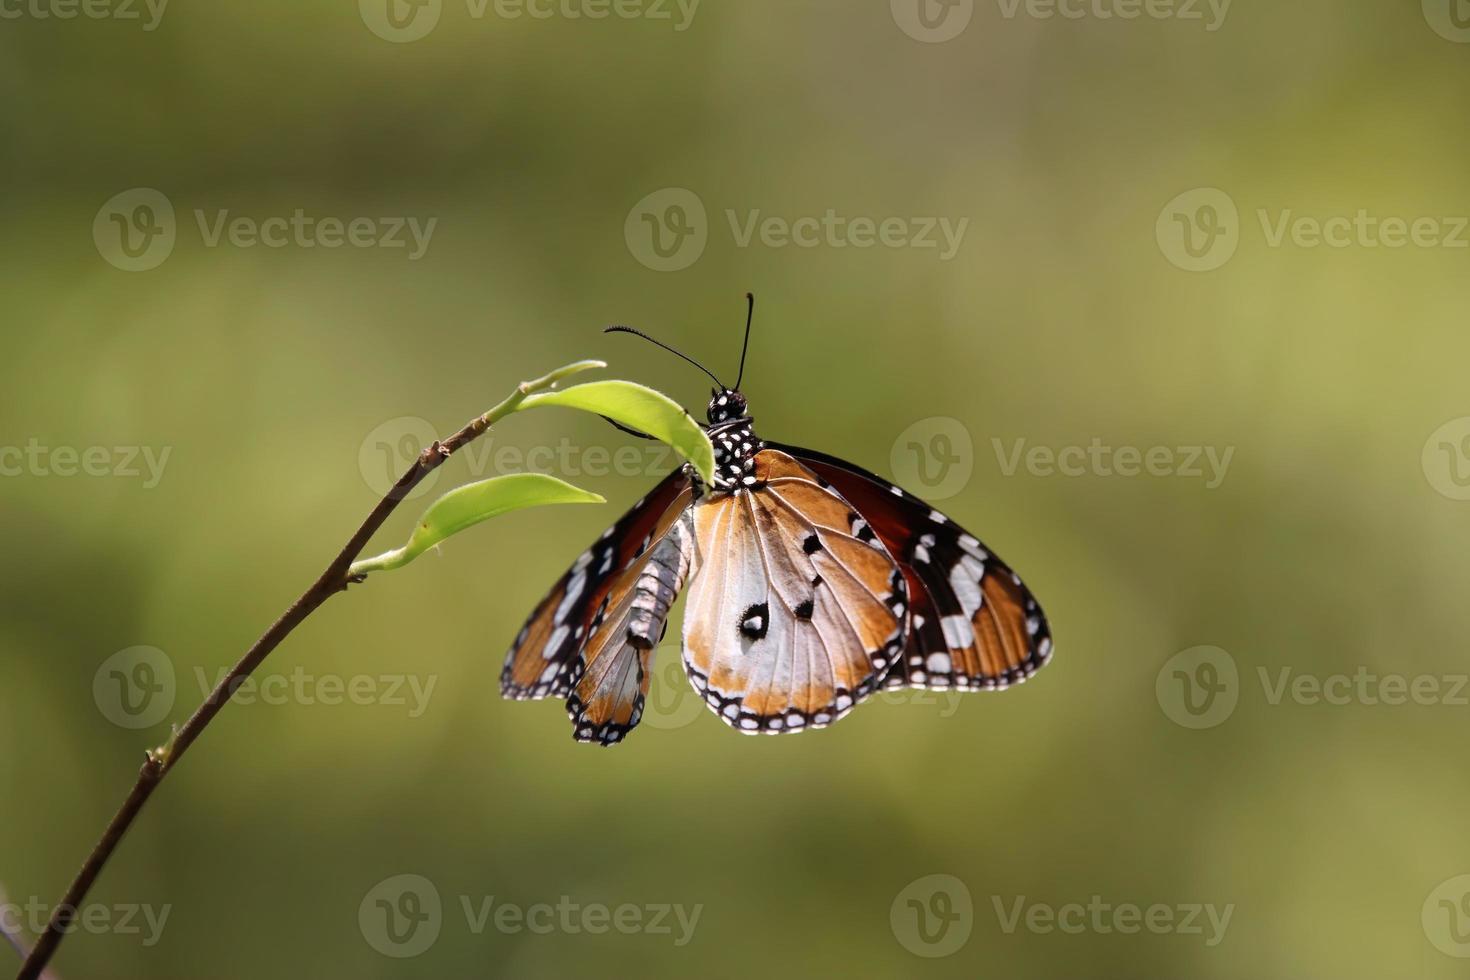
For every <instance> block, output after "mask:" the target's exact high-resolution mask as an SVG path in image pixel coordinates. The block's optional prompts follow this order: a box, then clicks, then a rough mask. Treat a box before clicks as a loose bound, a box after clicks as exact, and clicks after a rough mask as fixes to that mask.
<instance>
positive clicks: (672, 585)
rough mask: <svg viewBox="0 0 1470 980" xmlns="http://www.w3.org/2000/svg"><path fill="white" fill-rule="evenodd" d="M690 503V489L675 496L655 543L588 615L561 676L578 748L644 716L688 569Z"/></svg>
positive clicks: (614, 738) (607, 741)
mask: <svg viewBox="0 0 1470 980" xmlns="http://www.w3.org/2000/svg"><path fill="white" fill-rule="evenodd" d="M692 498H693V492H692V490H686V491H685V492H684V493H682V494H680V496H679V497H678V498H676V500H675V503H674V505H672V506H671V507H670V508H669V509H668V510H667V511H666V512H665V515H664V517H665V521H666V522H667V523H662V524H661V525H660V526H659V527H658V528H657V530H656V532H655V533H656V541H657V543H656V544H655V545H654V546H653V547H652V548H651V549H649V550H648V551H646V552H644V554H642V555H641V556H640V557H638V558H636V559H634V560H633V562H632V564H631V565H629V566H628V568H626V569H625V570H624V571H623V572H621V573H620V574H619V575H618V576H617V578H616V579H615V580H614V581H613V583H612V587H611V588H609V589H608V591H607V595H606V596H605V597H604V598H603V599H602V602H601V604H600V606H599V608H598V610H597V612H596V613H595V614H594V615H593V617H592V628H591V633H590V635H589V636H588V639H587V643H586V644H585V645H584V646H583V648H582V649H581V650H579V651H578V652H577V654H576V656H575V658H574V659H573V661H572V663H571V666H570V670H569V671H568V674H567V682H568V683H569V684H570V685H572V690H571V693H570V694H569V695H568V696H567V715H568V717H570V718H571V719H572V737H573V738H575V739H576V740H577V741H579V742H597V743H599V744H601V745H613V744H615V743H617V742H621V741H622V740H623V738H624V736H626V735H627V734H628V732H630V731H632V730H633V728H634V726H636V725H637V724H638V722H639V721H640V720H641V719H642V717H643V706H644V703H645V701H646V700H647V698H648V680H649V677H650V676H651V674H652V670H653V662H652V661H653V650H654V647H656V646H657V645H658V642H659V641H660V640H661V639H663V634H664V629H665V628H666V627H667V625H668V618H669V609H670V607H672V606H673V604H674V600H675V599H677V598H678V597H679V593H680V592H681V591H682V590H683V588H684V582H685V579H686V578H687V577H688V575H689V570H690V567H691V564H692V559H693V554H694V536H693V531H692V521H691V518H690V516H689V513H688V505H689V502H690V500H692Z"/></svg>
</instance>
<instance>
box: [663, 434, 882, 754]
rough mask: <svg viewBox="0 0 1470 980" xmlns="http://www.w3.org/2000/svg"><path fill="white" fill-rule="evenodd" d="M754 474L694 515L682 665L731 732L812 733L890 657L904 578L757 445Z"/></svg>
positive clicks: (856, 697) (796, 470)
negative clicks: (694, 563)
mask: <svg viewBox="0 0 1470 980" xmlns="http://www.w3.org/2000/svg"><path fill="white" fill-rule="evenodd" d="M753 476H754V477H755V480H754V481H753V483H752V484H750V485H748V486H745V487H742V488H741V489H739V490H737V491H735V492H732V493H727V494H719V495H714V496H712V497H709V498H707V499H705V500H703V501H701V502H700V503H699V504H697V505H696V506H695V508H694V512H693V521H692V524H693V530H694V538H695V541H696V542H697V552H698V562H697V564H698V566H699V568H698V570H697V572H696V574H695V576H694V579H693V582H692V584H691V586H690V593H689V602H688V605H687V608H686V610H685V613H684V663H685V667H686V669H687V671H688V673H689V678H690V680H691V682H692V683H693V684H694V686H695V689H696V690H697V691H699V693H700V694H701V695H702V696H703V697H704V699H705V701H706V702H707V703H708V704H709V705H710V707H711V709H712V710H714V711H715V713H716V714H718V715H719V716H720V718H721V719H722V720H723V721H725V723H726V724H728V725H730V726H731V727H733V728H735V729H736V730H738V731H743V732H752V733H754V732H767V733H774V732H782V731H800V730H803V729H805V728H809V727H811V728H817V727H821V726H824V725H827V724H830V723H831V722H833V721H835V720H836V719H838V718H840V717H842V716H843V715H845V714H846V713H847V712H848V711H850V710H851V709H852V707H853V705H855V704H856V703H858V702H859V701H861V700H862V699H863V698H865V697H867V696H868V695H869V694H871V693H872V692H873V691H874V690H875V689H876V688H877V687H878V686H879V685H880V684H881V683H882V680H883V678H884V676H885V674H886V672H887V671H888V669H889V668H890V667H891V666H892V665H893V664H894V663H895V662H896V661H897V658H898V656H899V652H900V650H901V647H902V643H903V636H904V631H905V627H906V624H907V607H906V603H907V587H906V583H905V580H904V576H903V574H902V572H900V571H899V568H898V565H897V564H896V562H895V561H894V560H893V558H892V556H890V555H889V553H888V551H887V549H886V548H885V546H884V545H883V543H882V542H881V541H880V540H879V539H878V538H877V536H876V535H875V534H874V533H873V532H872V531H871V530H869V529H868V528H867V526H866V524H865V523H864V521H863V520H862V518H861V517H860V516H859V515H858V514H857V513H856V512H855V511H854V510H853V508H852V507H851V506H850V505H849V504H848V503H847V501H845V500H844V499H843V498H842V497H841V495H840V494H838V493H837V492H836V491H835V490H833V488H832V487H830V486H827V485H825V484H824V482H823V481H822V480H821V479H820V478H819V477H817V476H816V474H814V473H813V472H812V471H811V470H809V469H807V468H806V467H804V466H802V465H801V464H800V463H798V462H797V461H796V460H794V459H792V458H791V457H790V456H788V455H786V454H785V453H782V452H775V451H771V450H762V451H760V452H759V453H757V454H756V455H755V459H754V467H753Z"/></svg>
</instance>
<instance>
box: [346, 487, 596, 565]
mask: <svg viewBox="0 0 1470 980" xmlns="http://www.w3.org/2000/svg"><path fill="white" fill-rule="evenodd" d="M601 503H606V501H605V500H604V499H603V498H602V497H599V496H598V495H597V494H595V493H589V492H588V491H586V490H582V489H579V488H577V487H574V486H572V485H571V484H570V483H566V482H564V481H562V480H558V479H557V478H556V477H554V476H545V475H543V474H541V473H513V474H511V475H509V476H497V477H494V478H492V479H489V480H482V481H480V482H479V483H470V484H467V485H465V486H462V487H459V488H457V489H455V490H451V491H449V492H448V493H446V494H445V495H444V496H442V497H440V498H439V499H438V500H436V501H434V503H433V504H432V505H431V506H430V507H429V509H428V510H426V511H424V516H423V518H421V519H420V520H419V525H418V527H416V528H414V531H413V535H412V536H411V537H410V538H409V539H408V544H406V545H404V546H403V547H402V548H398V549H396V550H394V551H389V552H387V553H385V554H381V555H379V556H377V557H376V558H365V559H363V560H362V561H359V562H355V563H353V565H352V567H351V568H350V569H349V570H348V573H347V574H348V575H349V576H358V575H366V574H368V573H369V572H385V571H389V570H391V569H395V568H402V567H403V566H404V565H407V564H408V563H409V562H411V561H413V560H414V559H415V558H417V557H418V556H419V555H421V554H423V553H424V552H425V551H428V550H429V549H430V548H432V547H434V546H435V545H436V544H438V543H439V542H441V541H443V540H444V539H445V538H448V537H450V536H451V535H455V534H458V533H459V532H460V531H463V530H464V529H465V528H467V527H472V526H474V525H476V524H478V523H480V522H481V521H485V520H489V519H490V518H492V517H498V516H499V515H501V514H508V513H510V512H511V511H514V510H524V509H525V508H527V507H540V506H542V505H543V504H601Z"/></svg>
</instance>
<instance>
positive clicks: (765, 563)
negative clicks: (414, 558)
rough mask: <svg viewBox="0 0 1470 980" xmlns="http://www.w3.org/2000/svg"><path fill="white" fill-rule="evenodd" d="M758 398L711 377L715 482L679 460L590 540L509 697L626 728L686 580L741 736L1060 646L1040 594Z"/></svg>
mask: <svg viewBox="0 0 1470 980" xmlns="http://www.w3.org/2000/svg"><path fill="white" fill-rule="evenodd" d="M748 408H749V406H748V404H747V402H746V399H745V397H744V395H742V394H741V393H740V392H739V391H738V390H736V389H732V388H726V387H724V386H720V388H718V389H716V390H715V391H714V393H713V395H712V397H711V399H710V403H709V407H708V419H709V424H708V426H707V427H706V431H707V433H708V435H709V437H710V441H711V443H712V444H713V446H714V450H715V471H714V478H713V481H712V483H711V485H709V486H705V485H704V484H703V482H702V481H701V480H700V479H699V477H698V476H697V474H696V473H695V472H694V470H693V468H692V467H690V466H688V465H686V466H685V467H683V468H682V469H681V470H679V471H677V472H675V473H673V474H671V475H670V476H668V477H666V478H665V479H664V480H663V482H661V483H660V484H659V485H658V487H656V488H655V489H654V491H653V492H652V493H650V494H649V495H648V496H647V497H645V498H644V499H643V500H641V501H639V502H638V504H636V505H634V507H633V508H632V509H631V510H630V511H629V512H628V513H627V514H626V515H624V517H623V518H622V519H621V520H619V521H618V522H617V523H616V524H614V525H613V526H612V527H611V528H609V529H608V531H607V532H606V533H604V535H603V536H602V537H601V538H600V539H599V540H598V541H597V542H596V543H594V545H593V546H592V547H591V548H589V549H588V550H587V551H586V552H584V553H583V554H582V556H581V557H580V558H579V559H578V560H577V562H576V563H575V564H574V565H573V566H572V568H571V569H570V570H569V571H568V572H567V573H566V575H564V576H563V577H562V579H561V581H559V582H558V583H557V585H556V586H555V587H553V589H552V591H551V593H550V594H549V595H548V596H547V597H546V598H545V599H543V600H542V602H541V604H540V605H538V606H537V608H536V610H535V611H534V612H533V613H532V614H531V617H530V618H529V619H528V620H527V622H526V625H525V626H524V627H523V628H522V630H521V632H520V634H519V635H518V636H517V638H516V642H515V644H514V645H513V646H512V647H511V650H510V652H509V653H508V654H507V656H506V661H505V668H504V670H503V672H502V675H501V693H502V694H503V695H504V696H505V697H509V698H515V699H526V698H542V697H564V698H565V699H566V703H567V710H568V714H569V716H570V717H571V719H572V724H573V736H574V737H575V738H576V739H577V740H579V741H587V742H596V743H599V744H603V745H611V744H614V743H616V742H618V741H621V740H622V739H623V738H624V737H625V736H626V735H627V733H628V732H629V731H631V730H632V729H633V728H634V727H635V726H636V725H637V724H638V722H639V720H640V719H641V717H642V713H643V708H644V704H645V703H646V699H647V694H648V685H649V678H650V675H651V660H652V656H653V651H654V648H655V647H656V646H657V644H658V642H659V639H660V638H661V637H662V635H663V633H664V631H665V629H666V628H667V621H668V616H669V611H670V609H671V607H672V606H673V604H674V601H675V599H676V598H677V597H678V595H679V593H680V592H681V591H682V590H683V589H684V588H685V586H686V585H687V586H688V588H689V597H688V601H687V603H686V608H685V613H684V633H683V657H684V666H685V669H686V672H687V674H688V676H689V680H690V682H691V683H692V684H693V686H694V689H695V690H696V691H697V692H698V693H699V694H700V696H701V697H702V698H703V699H704V700H705V702H706V703H707V704H708V705H709V707H710V708H711V710H713V711H714V713H715V714H716V715H717V716H718V717H719V718H720V719H721V720H722V721H724V722H725V723H726V724H728V725H730V726H731V727H732V728H734V729H736V730H737V731H740V732H745V733H762V734H778V733H781V732H792V731H804V730H805V729H807V728H820V727H824V726H826V725H829V724H831V723H832V722H834V721H836V720H837V719H839V718H841V717H843V716H844V715H846V714H847V713H848V712H849V711H851V710H852V708H853V707H855V706H856V705H857V704H858V703H860V702H861V701H862V700H863V699H864V698H866V697H868V696H869V695H871V694H872V693H873V692H875V691H877V690H880V689H884V688H897V687H905V686H911V687H923V688H930V689H956V690H983V689H990V690H998V689H1003V688H1005V687H1007V686H1010V685H1011V684H1014V683H1019V682H1021V681H1024V680H1025V679H1026V678H1028V677H1030V676H1031V675H1032V674H1033V673H1035V671H1036V670H1037V669H1039V668H1040V667H1041V666H1042V665H1043V664H1044V663H1045V662H1046V661H1047V660H1048V659H1049V658H1050V655H1051V636H1050V630H1049V627H1048V626H1047V622H1046V619H1045V616H1044V615H1043V614H1042V611H1041V609H1040V607H1039V606H1038V604H1037V603H1036V600H1035V599H1034V598H1033V597H1032V596H1031V593H1030V592H1029V591H1028V590H1027V589H1026V588H1025V586H1024V585H1023V584H1022V583H1021V580H1020V578H1019V577H1018V576H1016V575H1015V573H1013V572H1012V571H1011V570H1010V568H1009V567H1007V566H1006V565H1004V564H1003V563H1002V562H1000V560H999V559H997V558H996V557H995V556H994V555H993V553H991V552H990V551H989V550H988V549H986V548H985V547H984V546H983V545H982V544H981V543H980V542H979V540H978V539H977V538H975V537H974V536H972V535H970V534H969V533H968V532H966V531H964V529H963V528H960V527H959V526H958V525H956V524H954V522H953V521H951V520H950V519H949V518H948V517H946V516H945V515H943V514H941V513H939V512H938V511H935V510H933V509H932V508H930V507H929V506H928V505H927V504H925V503H924V502H923V501H922V500H919V498H917V497H914V496H913V495H911V494H908V493H907V492H905V491H903V490H902V489H900V488H899V487H896V486H893V485H892V484H889V483H887V482H885V481H883V480H881V479H880V478H879V477H877V476H874V475H873V474H871V473H868V472H867V471H865V470H862V469H860V468H858V467H856V466H853V465H852V464H850V463H846V462H844V461H842V460H839V459H836V458H835V457H830V456H826V455H823V454H821V453H815V452H812V451H809V450H803V449H797V448H795V447H787V446H777V445H768V444H766V443H764V442H763V441H761V440H760V439H759V438H758V437H757V436H756V434H755V429H754V420H753V419H752V418H751V417H750V415H749V411H748Z"/></svg>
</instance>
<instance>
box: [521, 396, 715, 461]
mask: <svg viewBox="0 0 1470 980" xmlns="http://www.w3.org/2000/svg"><path fill="white" fill-rule="evenodd" d="M545 405H559V406H562V407H563V408H580V409H581V410H582V411H584V412H595V413H597V414H598V415H605V416H607V417H608V418H610V419H614V420H615V421H617V422H621V423H622V424H623V425H626V426H628V427H629V428H630V429H637V430H638V431H640V432H646V433H648V434H649V435H651V436H653V437H654V438H656V439H658V440H660V441H662V442H666V443H668V444H669V445H670V446H673V447H674V448H675V449H677V450H678V451H679V452H680V453H681V454H682V455H683V456H684V458H685V459H687V460H689V462H691V463H693V464H694V468H695V469H697V470H698V471H699V475H700V476H701V477H702V478H703V479H704V482H705V483H706V484H710V483H713V482H714V475H715V447H714V446H713V445H711V444H710V441H709V436H707V435H705V434H704V430H703V429H702V428H700V427H699V423H697V422H695V421H694V419H693V418H691V417H690V415H689V413H688V412H686V411H684V407H683V406H682V405H680V404H679V403H678V402H676V401H674V400H673V399H672V398H669V397H668V396H667V395H663V394H660V393H659V392H657V391H654V390H653V389H652V388H645V387H644V386H643V385H639V384H634V383H633V382H631V381H592V382H588V383H587V384H581V385H574V386H572V387H570V388H565V389H562V390H560V391H546V392H542V393H540V394H535V395H528V396H527V397H526V398H525V399H524V400H523V401H522V402H521V403H520V404H519V405H518V406H517V407H516V410H517V411H522V410H524V409H527V408H539V407H542V406H545Z"/></svg>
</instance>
